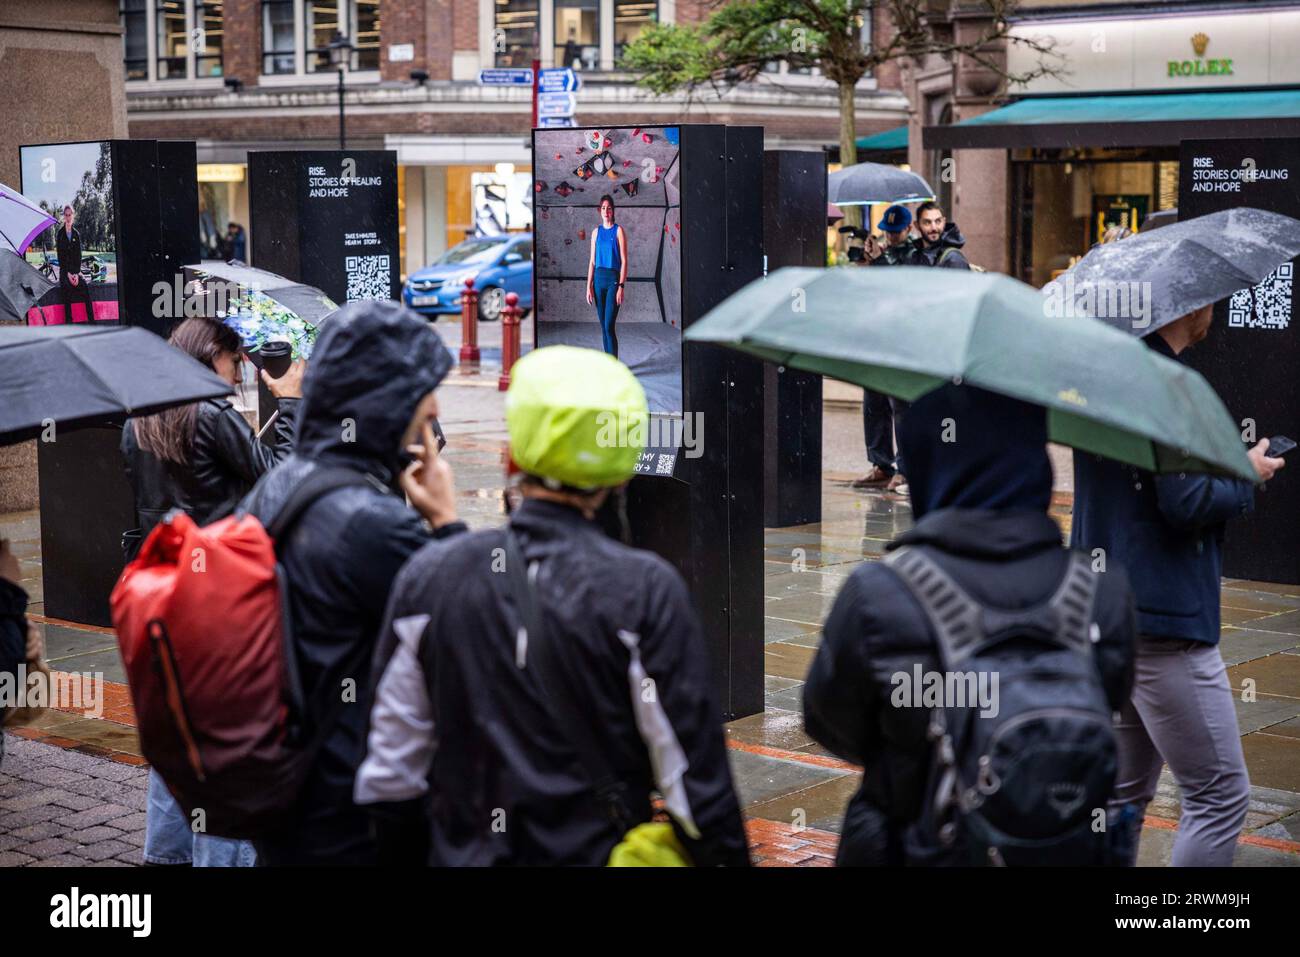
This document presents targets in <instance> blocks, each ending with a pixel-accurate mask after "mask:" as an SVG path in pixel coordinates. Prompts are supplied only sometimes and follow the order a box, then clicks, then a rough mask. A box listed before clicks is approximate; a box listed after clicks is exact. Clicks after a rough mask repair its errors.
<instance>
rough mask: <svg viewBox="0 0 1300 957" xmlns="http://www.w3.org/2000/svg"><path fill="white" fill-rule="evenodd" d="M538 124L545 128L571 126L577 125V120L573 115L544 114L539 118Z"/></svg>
mask: <svg viewBox="0 0 1300 957" xmlns="http://www.w3.org/2000/svg"><path fill="white" fill-rule="evenodd" d="M537 123H538V125H539V126H540V127H541V128H542V129H544V130H552V129H556V128H557V127H558V128H562V129H563V128H570V127H574V126H577V125H578V124H577V122H576V121H575V120H574V119H573V117H571V116H542V117H538V119H537Z"/></svg>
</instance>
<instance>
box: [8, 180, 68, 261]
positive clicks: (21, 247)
mask: <svg viewBox="0 0 1300 957" xmlns="http://www.w3.org/2000/svg"><path fill="white" fill-rule="evenodd" d="M54 222H55V220H54V217H53V216H51V215H50V214H49V213H47V212H46V211H45V210H43V209H41V208H40V207H39V206H37V205H36V204H35V203H33V202H32V201H31V200H30V199H28V198H27V197H26V196H24V195H23V194H22V193H20V192H18V190H16V189H12V188H10V187H8V186H6V185H5V184H4V183H0V249H8V250H9V251H10V252H13V253H16V254H17V255H19V256H21V255H22V254H23V253H25V252H27V247H28V246H30V245H31V244H32V240H33V239H35V238H36V237H37V236H39V235H40V234H41V233H43V232H45V230H47V229H49V228H50V227H51V226H53V225H54Z"/></svg>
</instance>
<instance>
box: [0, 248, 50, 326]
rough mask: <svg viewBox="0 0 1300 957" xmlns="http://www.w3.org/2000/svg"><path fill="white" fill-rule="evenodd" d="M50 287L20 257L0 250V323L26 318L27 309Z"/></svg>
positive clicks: (20, 320) (21, 320) (23, 320)
mask: <svg viewBox="0 0 1300 957" xmlns="http://www.w3.org/2000/svg"><path fill="white" fill-rule="evenodd" d="M53 288H54V283H52V282H50V280H48V279H46V278H45V277H44V276H42V275H41V274H40V272H38V271H37V270H36V269H35V268H34V267H32V266H31V265H30V264H29V263H28V262H27V260H26V259H24V258H23V257H22V256H19V255H17V254H16V253H12V252H10V251H9V250H7V249H0V322H23V323H25V322H26V321H27V310H29V309H31V308H32V307H33V306H35V305H36V304H37V303H38V302H39V301H40V298H41V297H42V296H44V295H45V294H46V293H47V292H49V291H50V290H51V289H53Z"/></svg>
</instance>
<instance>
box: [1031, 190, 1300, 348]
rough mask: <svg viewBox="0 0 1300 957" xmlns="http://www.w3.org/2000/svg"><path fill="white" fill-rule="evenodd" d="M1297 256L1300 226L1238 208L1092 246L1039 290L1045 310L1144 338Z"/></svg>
mask: <svg viewBox="0 0 1300 957" xmlns="http://www.w3.org/2000/svg"><path fill="white" fill-rule="evenodd" d="M1296 256H1300V220H1296V219H1292V218H1291V217H1290V216H1283V215H1282V214H1281V213H1272V212H1268V211H1266V210H1262V209H1253V208H1251V207H1249V206H1241V207H1238V208H1236V209H1225V210H1221V211H1219V212H1217V213H1210V214H1208V215H1206V216H1196V217H1194V218H1192V219H1184V220H1182V221H1181V222H1177V223H1172V224H1170V225H1168V226H1164V227H1162V228H1160V229H1157V230H1154V231H1146V232H1141V233H1139V234H1138V235H1136V236H1130V237H1128V238H1127V239H1121V240H1119V241H1117V242H1113V243H1107V244H1106V245H1104V246H1096V247H1094V248H1093V249H1091V250H1090V251H1089V252H1088V255H1086V256H1084V257H1083V258H1082V259H1081V260H1079V261H1078V262H1077V263H1075V264H1074V266H1073V268H1071V269H1070V270H1068V271H1067V272H1066V273H1064V274H1063V275H1061V276H1058V277H1057V278H1056V279H1054V280H1052V281H1051V282H1049V283H1048V284H1047V285H1046V286H1044V287H1043V295H1044V296H1046V297H1047V299H1048V301H1049V304H1050V306H1051V307H1052V308H1056V309H1060V310H1061V311H1063V312H1065V313H1068V314H1074V315H1083V316H1092V317H1093V318H1096V319H1100V320H1102V321H1103V322H1105V323H1106V324H1107V325H1110V326H1113V327H1114V328H1116V329H1120V330H1122V331H1124V332H1128V333H1130V334H1132V335H1137V336H1145V335H1148V334H1150V333H1152V332H1155V331H1156V330H1157V329H1159V328H1160V327H1161V326H1164V325H1168V324H1169V323H1171V322H1173V321H1174V320H1175V319H1178V318H1179V317H1180V316H1185V315H1186V314H1187V313H1189V312H1193V311H1194V310H1196V309H1199V308H1201V307H1202V306H1205V305H1208V304H1209V303H1212V302H1218V301H1219V300H1220V299H1226V298H1227V297H1228V296H1231V295H1232V294H1233V293H1235V292H1237V291H1239V290H1241V289H1245V288H1247V287H1248V286H1253V285H1255V284H1257V283H1259V282H1262V281H1263V280H1264V279H1265V278H1267V277H1268V275H1269V274H1270V273H1272V272H1273V270H1275V269H1277V268H1278V266H1281V265H1282V264H1283V263H1287V262H1290V261H1291V260H1292V259H1294V258H1295V257H1296Z"/></svg>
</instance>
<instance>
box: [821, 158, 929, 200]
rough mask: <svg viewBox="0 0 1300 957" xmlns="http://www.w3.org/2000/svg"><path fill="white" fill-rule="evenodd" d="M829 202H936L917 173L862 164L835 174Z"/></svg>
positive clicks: (829, 184) (829, 183)
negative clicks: (932, 200)
mask: <svg viewBox="0 0 1300 957" xmlns="http://www.w3.org/2000/svg"><path fill="white" fill-rule="evenodd" d="M826 183H827V196H826V198H827V200H828V201H830V202H832V203H834V204H835V205H836V206H863V205H866V204H869V203H921V202H925V201H926V200H929V199H934V190H933V189H932V188H931V186H930V184H929V183H927V182H926V181H925V180H923V179H922V178H921V177H920V176H917V175H916V174H915V173H909V172H908V171H907V170H905V169H899V168H898V167H897V166H889V165H887V164H885V163H858V164H857V165H856V166H847V167H845V168H844V169H842V170H837V171H836V172H834V173H831V174H830V176H828V177H827V179H826Z"/></svg>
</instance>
